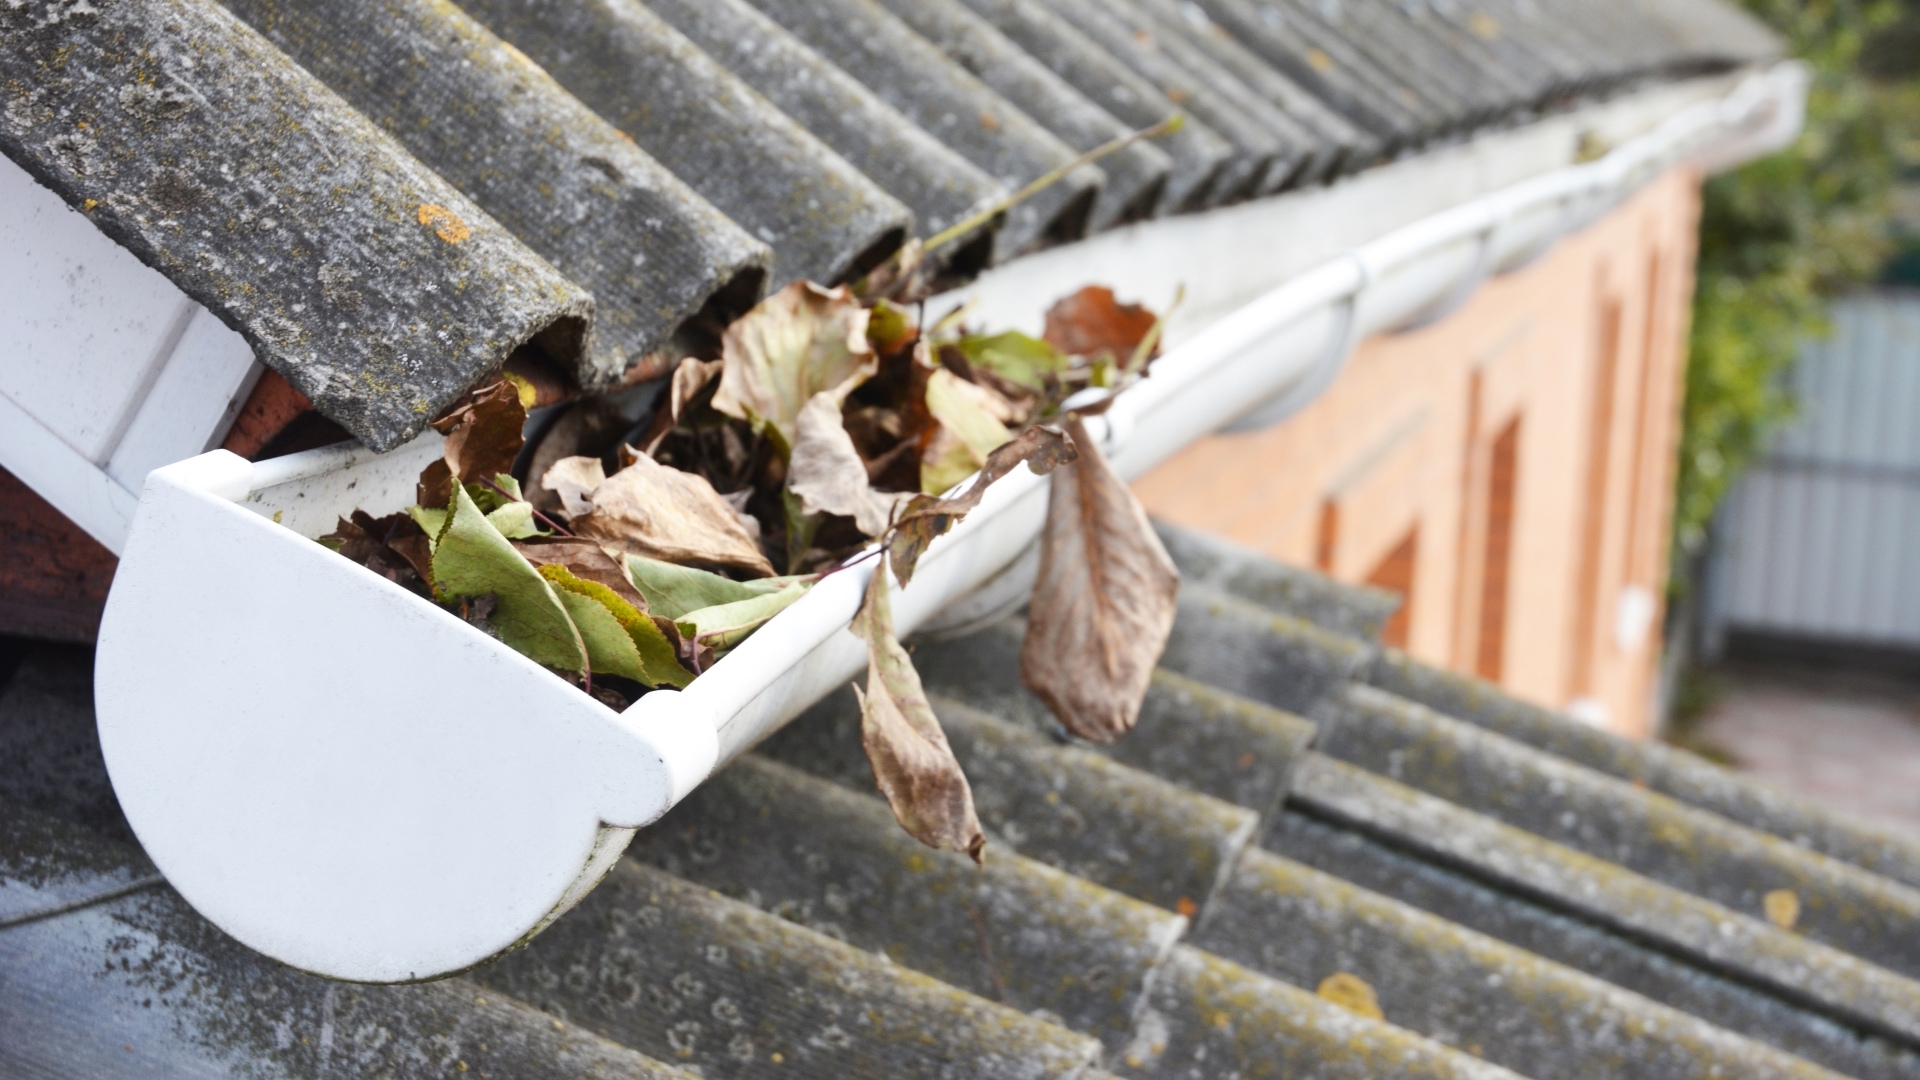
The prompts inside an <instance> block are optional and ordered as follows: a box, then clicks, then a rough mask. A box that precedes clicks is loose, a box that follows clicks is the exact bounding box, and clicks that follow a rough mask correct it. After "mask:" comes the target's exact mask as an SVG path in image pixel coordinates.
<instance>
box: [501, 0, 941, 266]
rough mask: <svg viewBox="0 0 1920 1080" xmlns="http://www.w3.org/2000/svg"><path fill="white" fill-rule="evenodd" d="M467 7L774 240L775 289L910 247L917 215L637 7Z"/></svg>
mask: <svg viewBox="0 0 1920 1080" xmlns="http://www.w3.org/2000/svg"><path fill="white" fill-rule="evenodd" d="M466 8H467V10H468V11H469V12H471V13H472V14H473V15H474V17H475V18H477V19H479V20H480V21H481V22H484V23H486V24H487V26H488V28H489V29H491V30H492V31H493V32H494V33H496V34H498V35H500V37H501V38H502V39H504V40H506V41H507V42H509V43H511V44H512V45H514V46H516V47H517V48H519V49H520V50H522V51H523V52H525V53H526V54H527V55H529V56H531V57H532V58H533V60H534V62H535V63H538V64H539V65H540V66H542V67H544V68H545V69H546V70H547V71H548V72H549V73H551V74H552V75H553V77H554V78H556V79H558V80H559V81H560V84H561V85H562V86H565V87H566V88H567V90H568V91H569V92H571V93H572V94H574V95H575V96H577V97H578V98H579V99H580V100H581V101H582V102H584V103H585V104H586V105H587V106H588V107H590V108H592V109H593V110H594V111H595V112H597V113H599V114H600V115H601V116H602V117H604V118H606V120H607V122H609V123H611V124H613V125H614V127H616V128H617V129H619V131H620V132H621V133H622V134H625V135H628V136H631V137H632V138H633V140H634V141H635V142H637V143H638V144H639V145H640V147H641V149H643V150H645V151H646V152H647V153H648V154H651V155H652V156H653V157H655V158H658V159H659V161H660V163H661V164H663V165H665V166H666V167H667V168H669V169H672V170H673V172H674V175H676V176H678V177H679V178H680V179H681V180H683V181H685V182H686V183H687V184H689V185H691V186H692V187H693V189H694V190H695V191H698V192H699V193H700V194H701V195H702V196H703V197H705V198H706V199H707V200H708V201H709V202H711V203H713V205H714V207H715V208H717V209H718V210H720V211H721V212H722V213H724V214H726V215H727V216H728V217H730V218H732V219H733V220H734V221H735V222H737V223H738V224H739V225H740V226H741V227H743V228H745V229H746V230H747V231H748V232H750V233H752V234H753V235H754V236H756V237H758V238H760V239H761V240H763V241H765V242H766V243H767V245H768V246H769V247H771V248H772V249H773V266H772V279H771V281H770V282H769V283H768V289H769V291H772V290H775V289H778V288H780V287H781V286H782V285H785V284H786V283H788V282H790V281H795V280H812V281H818V282H823V283H826V284H836V283H838V282H840V281H841V280H843V279H846V278H849V277H858V276H860V275H862V274H864V273H865V272H866V271H868V270H871V269H873V267H874V266H876V265H878V264H879V263H880V261H881V260H883V259H885V258H886V257H887V256H888V255H891V254H892V253H893V252H894V251H895V250H897V249H898V248H899V247H900V245H901V244H902V243H904V242H905V240H906V238H907V231H908V229H909V228H910V227H911V226H912V224H913V214H912V211H910V210H908V209H907V208H906V207H905V206H904V205H902V204H901V203H900V202H899V201H898V200H896V199H894V198H892V197H891V196H889V195H888V194H887V193H886V192H885V191H884V190H882V189H881V188H880V187H879V185H877V184H875V183H874V182H873V181H871V180H869V179H867V177H866V176H865V175H863V174H862V173H861V172H860V171H859V170H858V169H855V168H854V167H853V166H852V165H851V164H849V163H848V162H847V160H846V159H845V158H842V157H841V156H840V155H838V154H835V153H834V152H833V151H832V150H830V149H828V148H827V146H826V145H825V144H824V143H822V142H820V141H819V140H818V139H816V138H814V137H813V136H812V135H811V134H809V133H808V132H807V131H806V129H805V128H802V127H801V126H800V125H798V124H796V123H794V122H793V121H792V120H791V119H789V118H788V117H787V115H786V114H785V113H782V112H781V111H780V110H779V109H777V108H775V107H774V106H773V104H772V103H771V102H769V101H767V100H766V99H765V98H764V97H761V96H760V94H758V93H757V92H755V91H754V90H753V88H752V87H749V86H748V85H747V84H745V83H744V82H742V81H740V79H739V78H737V77H735V76H734V75H733V74H732V73H731V72H729V71H727V69H726V68H724V67H721V66H720V65H719V64H718V63H716V62H715V61H714V60H713V58H711V57H709V56H708V55H707V54H705V53H703V52H701V51H700V49H699V47H698V46H696V45H694V44H693V43H692V42H691V41H688V40H687V39H686V37H685V36H684V35H682V34H681V33H680V32H679V31H677V30H675V29H673V27H671V26H669V25H667V24H666V23H665V22H663V21H661V19H660V17H659V16H658V15H655V14H654V13H653V12H651V11H648V10H647V9H646V8H644V7H642V6H640V4H639V3H637V2H635V0H578V2H569V3H525V2H521V0H468V3H467V4H466ZM747 162H751V163H752V165H751V167H743V166H744V163H747Z"/></svg>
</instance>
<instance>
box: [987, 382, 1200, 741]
mask: <svg viewBox="0 0 1920 1080" xmlns="http://www.w3.org/2000/svg"><path fill="white" fill-rule="evenodd" d="M1067 430H1068V432H1069V433H1070V434H1071V435H1072V436H1073V441H1074V444H1075V445H1076V446H1078V447H1079V448H1080V455H1079V457H1078V458H1077V459H1076V460H1075V461H1074V463H1073V465H1072V466H1071V467H1069V468H1065V469H1061V470H1059V471H1058V472H1055V473H1054V474H1053V490H1052V492H1051V494H1050V499H1049V502H1048V505H1047V524H1046V529H1045V531H1044V532H1043V533H1042V534H1041V540H1040V574H1039V577H1038V578H1037V579H1036V580H1035V582H1034V586H1033V603H1032V606H1031V610H1030V612H1029V614H1028V616H1027V640H1026V643H1025V644H1024V645H1023V646H1022V648H1021V650H1020V679H1021V681H1022V682H1023V683H1025V684H1026V686H1027V689H1029V690H1032V691H1033V692H1034V694H1035V695H1037V696H1038V697H1039V698H1040V700H1042V701H1044V702H1046V703H1047V707H1048V708H1050V709H1052V710H1053V714H1054V716H1056V717H1058V718H1059V720H1060V722H1061V723H1062V724H1063V725H1065V726H1066V729H1067V730H1068V731H1070V732H1072V733H1073V734H1075V735H1078V736H1080V737H1081V738H1083V739H1089V740H1092V741H1094V742H1102V743H1107V742H1113V741H1114V740H1115V739H1118V738H1119V737H1120V736H1122V735H1125V734H1126V733H1127V732H1128V731H1130V730H1132V729H1133V725H1134V722H1135V721H1136V720H1138V719H1139V716H1140V704H1141V702H1142V701H1143V700H1145V698H1146V693H1147V684H1148V682H1149V680H1151V679H1152V677H1153V667H1154V664H1155V663H1157V662H1158V661H1159V659H1160V653H1161V652H1162V651H1163V650H1164V649H1165V648H1166V645H1167V636H1168V635H1169V634H1170V633H1171V632H1172V630H1173V613H1174V599H1175V596H1176V594H1177V593H1178V592H1179V588H1180V574H1179V572H1178V571H1176V570H1175V569H1174V566H1173V560H1172V559H1170V558H1168V557H1167V552H1166V549H1165V548H1163V547H1161V545H1160V539H1159V537H1157V536H1155V535H1154V532H1153V528H1152V526H1151V525H1149V524H1148V523H1147V512H1146V510H1145V509H1144V508H1142V507H1141V505H1140V502H1139V500H1137V499H1135V498H1134V497H1133V492H1132V490H1131V489H1129V488H1128V487H1127V484H1126V482H1125V481H1124V480H1122V479H1121V478H1120V477H1119V475H1118V474H1116V473H1115V472H1114V471H1113V468H1112V466H1110V465H1108V464H1107V461H1106V459H1105V458H1104V457H1103V456H1102V455H1101V454H1100V451H1099V448H1098V447H1097V446H1096V445H1095V444H1094V442H1093V441H1092V440H1091V439H1090V438H1089V437H1088V436H1087V433H1086V427H1085V425H1084V424H1083V423H1082V421H1081V420H1080V418H1079V417H1073V418H1071V419H1069V420H1068V421H1067Z"/></svg>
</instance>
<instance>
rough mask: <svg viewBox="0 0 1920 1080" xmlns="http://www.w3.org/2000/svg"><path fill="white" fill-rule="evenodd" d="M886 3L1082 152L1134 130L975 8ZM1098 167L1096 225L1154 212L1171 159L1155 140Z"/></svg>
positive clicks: (930, 0) (933, 1)
mask: <svg viewBox="0 0 1920 1080" xmlns="http://www.w3.org/2000/svg"><path fill="white" fill-rule="evenodd" d="M882 2H883V3H884V4H885V5H886V8H887V10H889V11H891V12H893V13H894V15H896V16H898V17H899V18H900V20H901V21H903V22H905V23H906V24H907V25H908V26H910V27H912V28H913V30H914V32H916V33H918V34H920V35H921V36H922V37H924V38H926V39H927V41H928V42H930V43H932V44H933V45H935V46H938V47H939V49H940V50H941V51H942V52H944V53H946V54H947V56H948V58H949V59H951V60H952V61H953V62H954V63H956V64H959V65H960V66H961V67H963V68H965V69H966V70H968V71H970V72H972V73H973V74H974V75H975V76H976V77H978V78H979V79H980V81H981V82H983V83H985V84H987V85H988V86H989V87H991V88H992V89H993V90H994V91H995V92H996V93H998V94H1000V95H1001V96H1003V97H1005V98H1006V99H1007V100H1008V101H1010V102H1012V103H1013V104H1014V105H1016V106H1018V107H1019V108H1020V109H1022V110H1024V111H1026V112H1027V113H1028V114H1029V115H1031V116H1032V117H1033V118H1034V119H1035V120H1038V121H1039V122H1040V123H1041V124H1043V125H1045V126H1046V128H1047V130H1048V131H1051V132H1052V133H1053V134H1054V135H1056V136H1058V137H1059V138H1060V140H1061V141H1062V142H1065V143H1066V144H1067V145H1068V146H1070V147H1072V148H1073V149H1075V150H1078V151H1081V152H1083V153H1084V152H1086V151H1089V150H1093V149H1095V148H1096V147H1099V146H1102V145H1104V144H1106V143H1109V142H1112V141H1114V140H1115V139H1120V138H1123V137H1125V136H1126V134H1127V133H1128V131H1129V130H1131V129H1129V128H1128V127H1127V125H1125V124H1123V123H1121V122H1120V121H1119V120H1117V119H1115V118H1114V116H1113V114H1111V113H1109V112H1107V111H1106V110H1105V109H1102V108H1101V107H1100V106H1098V105H1095V104H1094V103H1093V102H1091V101H1089V100H1087V98H1086V96H1085V95H1083V94H1081V93H1080V91H1078V90H1075V89H1074V88H1073V87H1072V86H1071V85H1070V84H1068V83H1067V81H1066V80H1064V79H1062V78H1060V77H1059V76H1058V75H1055V74H1054V73H1053V72H1051V71H1049V70H1048V69H1047V67H1046V65H1045V64H1042V63H1041V62H1040V61H1038V60H1036V59H1034V58H1033V57H1032V56H1031V55H1029V54H1028V53H1027V51H1026V50H1024V49H1022V48H1021V47H1020V46H1018V45H1016V44H1014V43H1013V42H1012V41H1010V40H1008V39H1007V37H1006V35H1004V34H1002V33H1001V32H1000V31H998V30H996V29H994V27H993V24H991V23H989V22H987V21H986V20H985V19H982V18H981V17H980V16H978V15H976V14H974V13H973V12H972V11H969V10H968V9H967V8H966V7H965V6H964V5H962V4H961V3H960V0H882ZM1168 115H1171V110H1169V113H1168ZM1141 126H1143V127H1145V126H1151V125H1141ZM1100 170H1101V171H1102V172H1104V173H1105V174H1106V177H1107V179H1106V183H1105V185H1104V186H1102V187H1101V189H1100V196H1099V198H1098V199H1096V200H1095V201H1094V204H1093V216H1092V218H1091V220H1090V221H1089V226H1090V227H1091V228H1093V229H1103V228H1107V227H1110V226H1112V225H1115V224H1119V223H1122V222H1126V221H1131V220H1134V219H1137V218H1144V217H1149V216H1151V215H1152V213H1153V211H1154V208H1155V207H1157V206H1158V205H1159V204H1160V200H1161V198H1162V197H1163V195H1164V194H1165V191H1166V183H1167V178H1168V176H1169V175H1170V174H1171V173H1172V171H1173V161H1172V159H1170V158H1168V157H1167V155H1166V154H1165V153H1164V152H1163V151H1162V150H1161V149H1160V148H1159V147H1157V146H1154V145H1153V144H1151V143H1134V144H1132V145H1130V146H1128V147H1126V148H1125V149H1123V150H1121V151H1119V152H1118V153H1115V154H1110V155H1108V156H1107V157H1105V158H1103V159H1101V161H1100Z"/></svg>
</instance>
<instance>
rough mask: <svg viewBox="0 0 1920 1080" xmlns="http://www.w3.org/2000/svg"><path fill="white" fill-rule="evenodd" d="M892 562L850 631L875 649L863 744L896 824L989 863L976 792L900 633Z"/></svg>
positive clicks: (876, 579) (880, 572) (880, 570)
mask: <svg viewBox="0 0 1920 1080" xmlns="http://www.w3.org/2000/svg"><path fill="white" fill-rule="evenodd" d="M887 592H888V590H887V567H886V563H885V561H884V560H882V562H881V564H880V565H879V566H878V567H876V568H875V569H874V572H873V578H872V580H871V581H869V582H868V583H867V594H866V598H865V599H864V600H863V601H862V602H861V605H860V613H859V614H858V615H856V616H855V617H854V620H853V625H852V626H851V627H850V629H851V630H852V631H853V632H854V634H856V635H858V636H859V637H861V638H864V639H865V640H866V642H867V689H866V692H865V693H864V694H862V693H860V688H859V687H858V686H856V687H854V693H855V694H856V695H858V696H859V698H860V743H861V746H862V747H863V748H865V750H866V752H867V762H868V764H870V765H872V766H873V778H874V780H875V781H876V782H877V783H878V785H879V787H880V793H881V794H882V795H885V796H886V798H887V805H889V806H891V807H892V808H893V817H894V820H896V821H898V822H899V823H900V827H901V828H903V829H905V830H906V831H907V834H908V835H909V836H912V837H913V838H914V839H915V840H918V841H920V842H921V843H923V844H925V845H927V846H928V847H933V848H945V849H947V850H950V851H964V852H966V853H967V854H968V855H971V856H972V857H973V860H974V861H975V862H983V861H984V860H985V856H984V852H985V849H986V844H987V839H986V836H985V835H984V834H983V833H982V832H981V831H980V819H979V817H978V816H977V815H976V814H975V813H974V808H973V789H972V788H971V787H970V786H969V785H968V784H967V777H966V774H965V773H964V772H962V771H961V769H960V762H959V761H957V760H955V758H954V756H953V748H952V747H951V746H949V745H948V744H947V736H946V733H945V732H944V731H942V730H941V729H940V721H939V719H938V718H936V717H935V716H934V714H933V706H932V705H931V704H930V703H928V701H927V693H926V691H925V690H924V689H923V688H922V687H921V685H920V675H919V673H918V672H916V671H914V669H913V660H912V659H911V658H910V657H909V656H908V655H907V650H906V649H905V648H903V647H902V646H901V644H900V640H899V638H897V637H895V636H894V633H893V608H892V605H891V604H890V603H889V601H888V599H887Z"/></svg>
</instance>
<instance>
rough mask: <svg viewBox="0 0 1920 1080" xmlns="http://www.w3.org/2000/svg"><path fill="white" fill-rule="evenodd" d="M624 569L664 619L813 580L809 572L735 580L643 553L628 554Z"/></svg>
mask: <svg viewBox="0 0 1920 1080" xmlns="http://www.w3.org/2000/svg"><path fill="white" fill-rule="evenodd" d="M627 572H628V573H629V574H631V575H632V576H633V585H634V588H637V589H639V590H640V595H641V596H644V597H646V598H647V608H648V610H649V611H651V612H652V613H653V614H655V615H658V616H660V617H661V618H663V619H678V618H679V617H680V616H682V615H685V614H686V613H687V612H689V611H699V610H700V609H701V608H710V607H716V606H719V605H721V604H732V603H737V602H739V601H741V600H751V599H753V598H754V597H756V596H765V595H767V594H769V593H776V592H779V591H780V590H781V589H784V588H786V587H787V586H788V585H791V584H793V583H794V582H796V581H812V580H813V578H812V577H811V576H803V577H771V578H760V579H758V580H756V581H735V580H733V579H732V578H729V577H722V576H720V575H719V574H715V573H711V572H709V571H706V570H696V569H694V568H693V567H691V566H676V565H675V564H673V563H670V562H661V561H660V560H658V559H649V558H647V557H646V556H644V555H629V556H627Z"/></svg>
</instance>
